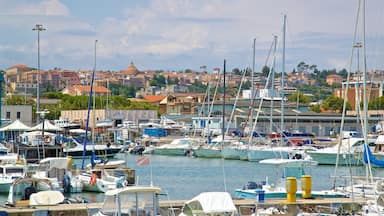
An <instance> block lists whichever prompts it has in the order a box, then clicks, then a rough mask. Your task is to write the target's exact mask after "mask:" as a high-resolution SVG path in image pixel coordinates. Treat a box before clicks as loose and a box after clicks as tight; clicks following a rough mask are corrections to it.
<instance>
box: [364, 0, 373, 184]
mask: <svg viewBox="0 0 384 216" xmlns="http://www.w3.org/2000/svg"><path fill="white" fill-rule="evenodd" d="M361 10H362V13H363V16H362V19H363V21H362V22H363V29H362V30H363V68H364V73H363V100H364V103H363V109H364V127H363V133H364V143H365V145H366V147H367V148H369V147H368V137H367V136H368V97H367V57H366V47H367V46H366V41H365V0H361ZM367 169H368V170H367V175H368V176H367V178H369V180H370V182H373V176H372V169H371V163H370V160H368V166H367Z"/></svg>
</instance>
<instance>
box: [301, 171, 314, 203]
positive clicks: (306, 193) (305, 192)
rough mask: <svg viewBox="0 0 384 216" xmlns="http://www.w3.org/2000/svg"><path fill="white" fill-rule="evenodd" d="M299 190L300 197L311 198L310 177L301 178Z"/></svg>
mask: <svg viewBox="0 0 384 216" xmlns="http://www.w3.org/2000/svg"><path fill="white" fill-rule="evenodd" d="M301 190H302V197H303V198H304V199H308V198H311V196H312V194H311V191H312V176H310V175H303V176H301Z"/></svg>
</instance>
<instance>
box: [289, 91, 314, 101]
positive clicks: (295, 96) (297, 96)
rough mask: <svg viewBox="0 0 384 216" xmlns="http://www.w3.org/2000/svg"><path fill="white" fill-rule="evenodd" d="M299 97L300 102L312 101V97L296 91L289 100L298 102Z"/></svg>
mask: <svg viewBox="0 0 384 216" xmlns="http://www.w3.org/2000/svg"><path fill="white" fill-rule="evenodd" d="M297 99H299V103H300V104H309V102H311V98H310V97H308V96H305V95H304V94H303V93H299V92H295V93H293V94H292V95H290V96H289V97H288V101H290V102H294V103H297Z"/></svg>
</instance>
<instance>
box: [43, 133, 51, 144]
mask: <svg viewBox="0 0 384 216" xmlns="http://www.w3.org/2000/svg"><path fill="white" fill-rule="evenodd" d="M44 142H45V143H50V142H51V137H50V136H48V135H47V136H44Z"/></svg>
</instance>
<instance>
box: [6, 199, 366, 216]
mask: <svg viewBox="0 0 384 216" xmlns="http://www.w3.org/2000/svg"><path fill="white" fill-rule="evenodd" d="M185 201H186V200H167V201H160V208H162V209H164V210H166V211H168V212H171V211H175V213H179V212H180V210H181V208H182V206H183V204H184V202H185ZM233 201H234V203H235V205H236V206H237V208H238V209H239V211H240V214H241V215H250V214H251V213H252V212H251V211H252V209H253V208H264V207H271V206H275V207H279V206H280V207H281V206H288V208H290V206H291V207H294V208H293V209H297V208H296V207H297V206H306V207H307V208H311V206H312V207H315V206H331V205H334V204H340V205H343V204H347V205H348V204H364V203H366V201H367V200H366V199H363V198H355V199H350V198H330V199H298V200H297V202H294V203H288V202H286V200H283V199H267V200H265V201H264V202H262V203H259V202H257V201H256V200H252V199H235V200H233ZM101 206H102V203H79V204H78V203H76V204H60V205H53V206H32V207H0V215H1V212H7V213H8V215H10V216H12V215H14V216H16V215H17V216H30V215H54V216H56V215H57V216H59V215H71V216H88V215H92V214H93V213H96V212H97V210H98V209H99V208H101ZM44 213H46V214H44ZM90 213H91V214H90Z"/></svg>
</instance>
